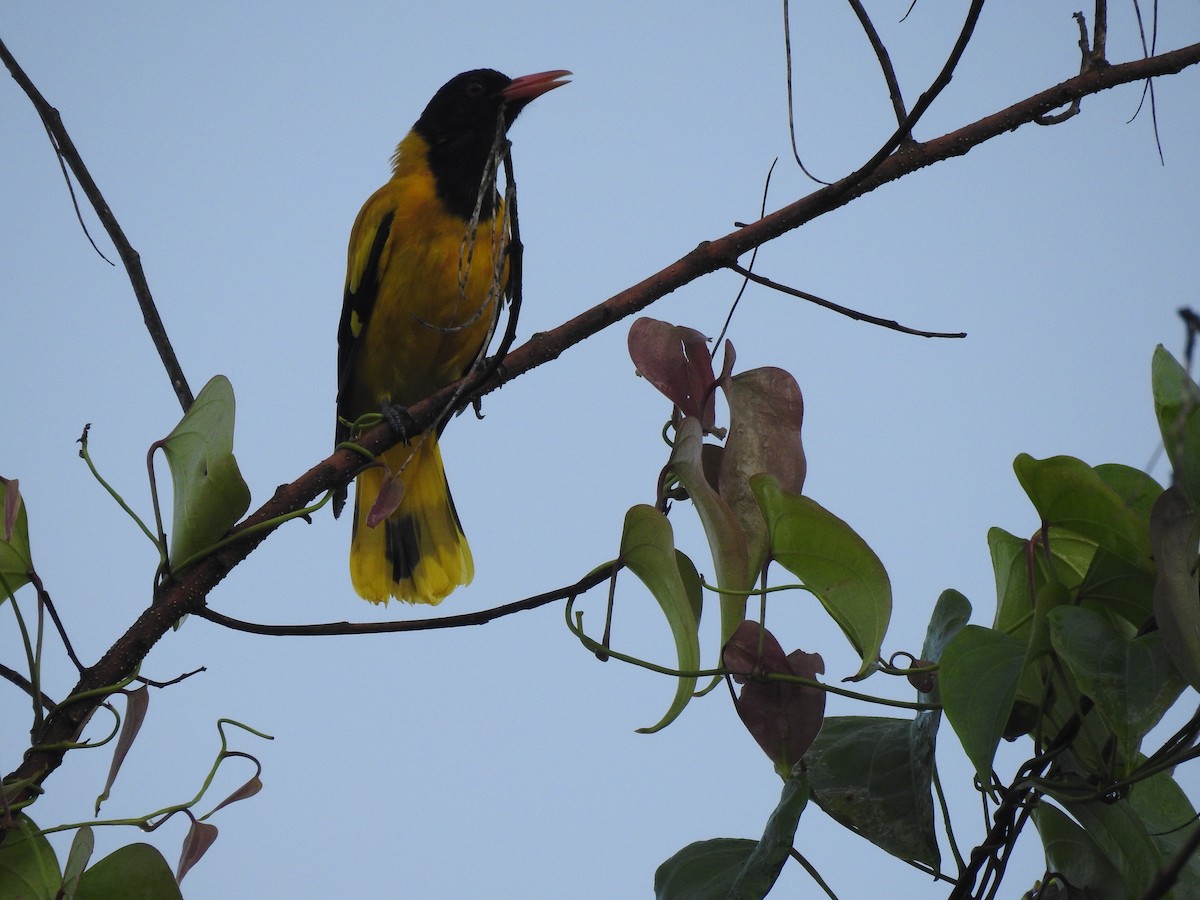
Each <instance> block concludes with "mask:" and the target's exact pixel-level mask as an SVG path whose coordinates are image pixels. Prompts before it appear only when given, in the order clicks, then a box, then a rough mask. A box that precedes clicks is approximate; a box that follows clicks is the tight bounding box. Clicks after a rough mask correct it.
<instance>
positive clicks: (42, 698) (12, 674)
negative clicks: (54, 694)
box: [0, 663, 58, 712]
mask: <svg viewBox="0 0 1200 900" xmlns="http://www.w3.org/2000/svg"><path fill="white" fill-rule="evenodd" d="M0 678H3V679H4V680H5V681H8V682H10V683H12V684H14V685H16V686H17V687H18V688H20V689H21V690H22V691H24V692H25V693H26V694H28V695H29V696H30V697H32V696H33V695H34V693H35V689H34V686H33V682H31V681H30V680H29V679H28V678H26V677H25V676H24V675H22V674H21V673H20V672H18V671H17V670H16V669H10V668H9V667H8V666H6V665H4V663H0ZM36 693H37V694H38V695H39V697H38V702H39V703H41V705H42V708H43V709H44V710H46V712H50V711H52V710H53V709H54V707H55V706H57V705H58V704H56V703H55V702H54V701H53V700H51V699H50V697H48V696H47V695H46V693H45V692H44V691H36Z"/></svg>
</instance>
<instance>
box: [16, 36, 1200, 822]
mask: <svg viewBox="0 0 1200 900" xmlns="http://www.w3.org/2000/svg"><path fill="white" fill-rule="evenodd" d="M1197 63H1200V44H1193V45H1190V46H1187V47H1183V48H1180V49H1178V50H1174V51H1171V52H1168V53H1163V54H1160V55H1158V56H1153V57H1149V58H1145V59H1139V60H1135V61H1133V62H1128V63H1123V64H1120V65H1114V66H1111V67H1108V68H1103V69H1097V70H1093V71H1089V72H1086V73H1084V74H1081V75H1078V76H1076V77H1074V78H1071V79H1068V80H1067V81H1064V82H1062V83H1061V84H1058V85H1055V86H1054V87H1052V88H1049V89H1047V90H1045V91H1042V92H1040V93H1038V94H1035V95H1033V96H1031V97H1028V98H1026V99H1025V100H1022V101H1020V102H1018V103H1015V104H1013V105H1012V106H1010V107H1008V108H1007V109H1004V110H1001V111H1000V112H997V113H995V114H993V115H990V116H987V117H985V118H983V119H980V120H979V121H977V122H973V123H971V124H970V125H966V126H964V127H962V128H959V129H957V130H956V131H953V132H950V133H949V134H945V135H943V136H941V137H939V138H935V139H933V140H930V141H927V142H924V143H918V144H906V145H905V146H904V147H903V148H902V149H901V150H900V151H899V152H895V153H892V154H891V155H889V156H886V158H883V159H881V160H880V161H879V162H878V164H877V165H875V166H874V167H873V168H871V167H869V166H864V167H862V168H860V169H859V170H858V171H857V172H856V173H854V174H853V175H851V176H849V177H847V178H845V179H842V180H841V181H839V182H835V183H834V184H832V185H829V186H828V187H824V188H821V189H820V190H817V191H814V192H813V193H811V194H809V195H808V196H806V197H804V198H802V199H800V200H797V201H796V202H795V203H792V204H790V205H788V206H785V207H784V208H782V209H780V210H778V211H776V212H774V213H771V214H770V215H767V216H764V217H763V218H761V219H759V220H758V221H756V222H752V223H750V224H748V225H746V226H745V227H743V228H739V229H738V230H736V231H734V232H732V233H731V234H728V235H725V236H724V237H721V238H718V239H717V240H713V241H708V242H705V243H703V244H701V245H700V246H699V247H697V248H696V249H695V250H693V251H692V252H690V253H688V254H686V255H685V256H683V257H682V258H681V259H679V260H677V261H676V262H674V263H672V264H671V265H669V266H667V267H666V268H664V269H662V270H661V271H659V272H656V273H654V274H653V275H651V276H650V277H648V278H646V279H644V280H642V281H640V282H638V283H637V284H635V285H633V286H632V287H629V288H627V289H626V290H624V291H621V292H620V293H618V294H615V295H614V296H612V297H610V298H609V299H608V300H605V301H604V302H603V303H600V304H598V305H596V306H593V307H592V308H590V309H588V310H585V311H584V312H582V313H580V314H579V315H577V316H576V317H575V318H573V319H571V320H570V321H568V322H565V323H564V324H562V325H560V326H559V327H557V328H555V329H553V330H552V331H548V332H544V333H541V334H535V335H534V336H533V337H531V338H530V339H529V341H527V342H526V343H525V344H523V345H522V346H520V347H518V348H517V349H516V350H513V351H512V352H511V353H509V354H508V355H507V356H506V357H505V359H504V361H503V363H502V364H501V366H500V367H499V368H498V369H497V370H496V371H495V372H494V373H493V374H492V375H491V376H490V377H489V378H488V379H487V380H486V381H485V382H484V383H483V384H482V385H480V386H479V387H478V388H477V389H476V390H474V391H472V392H470V393H468V394H465V395H463V397H461V398H460V400H459V403H460V404H468V403H470V402H471V401H472V400H474V399H476V398H478V397H482V396H484V395H486V394H488V393H491V392H492V391H494V390H496V389H497V388H499V387H500V386H501V385H503V384H505V383H507V382H508V381H511V380H512V379H514V378H517V377H519V376H521V375H524V374H525V373H527V372H529V371H531V370H533V369H535V368H537V367H538V366H541V365H544V364H545V363H548V362H550V361H552V360H554V359H557V358H558V357H559V356H560V355H561V354H562V353H563V352H564V351H566V350H567V349H568V348H570V347H572V346H574V345H575V344H578V343H580V342H582V341H584V340H586V339H587V338H589V337H591V336H592V335H594V334H596V333H597V332H599V331H602V330H603V329H605V328H607V327H609V326H611V325H613V324H614V323H616V322H618V321H620V320H621V319H624V318H626V317H628V316H631V315H633V314H635V313H637V312H640V311H641V310H643V309H645V308H646V307H647V306H649V305H650V304H651V303H653V302H654V301H656V300H658V299H660V298H661V297H664V296H666V295H667V294H669V293H671V292H672V291H675V290H677V289H678V288H681V287H683V286H684V285H686V284H688V283H690V282H692V281H695V280H696V279H698V278H700V277H701V276H703V275H707V274H709V273H711V272H714V271H716V270H718V269H722V268H726V267H727V266H728V265H729V263H730V262H731V261H735V260H736V259H737V258H738V257H739V256H740V255H741V254H743V253H745V252H747V251H749V250H752V249H754V248H755V247H758V246H760V245H762V244H765V243H767V242H769V241H771V240H773V239H775V238H777V237H779V236H780V235H782V234H785V233H786V232H788V231H791V230H793V229H796V228H799V227H800V226H802V225H804V224H806V223H807V222H810V221H812V220H813V219H815V218H817V217H818V216H821V215H824V214H825V213H828V212H830V211H831V210H834V209H838V208H840V207H842V206H845V205H846V204H848V203H849V202H851V201H852V200H854V199H855V198H856V197H860V196H862V195H863V194H866V193H869V192H870V191H873V190H875V189H876V188H878V187H880V186H882V185H884V184H888V183H889V182H892V181H896V180H898V179H900V178H902V177H904V176H906V175H910V174H912V173H913V172H916V171H918V170H920V169H923V168H925V167H926V166H928V165H931V164H932V163H935V162H939V161H942V160H946V159H951V158H953V157H957V156H962V155H964V154H966V153H967V152H969V151H970V150H971V149H972V148H974V147H977V146H979V145H980V144H982V143H985V142H986V141H989V140H991V139H992V138H995V137H998V136H999V135H1001V134H1004V133H1006V132H1009V131H1013V130H1014V129H1016V128H1018V127H1019V126H1021V125H1024V124H1028V123H1031V122H1033V121H1034V119H1035V118H1036V117H1037V116H1040V115H1045V114H1046V113H1048V112H1050V111H1052V110H1054V109H1058V108H1060V107H1062V106H1064V105H1066V104H1068V103H1070V102H1071V101H1072V100H1074V99H1077V98H1080V97H1084V96H1087V95H1089V94H1094V93H1097V92H1099V91H1104V90H1108V89H1109V88H1113V87H1116V86H1118V85H1122V84H1128V83H1131V82H1137V81H1142V80H1144V79H1147V78H1154V77H1157V76H1161V75H1170V74H1174V73H1177V72H1179V71H1181V70H1182V69H1185V68H1187V67H1189V66H1192V65H1196V64H1197ZM925 100H926V95H922V98H921V100H920V101H918V103H917V105H916V106H915V107H914V109H913V112H912V113H910V114H909V118H910V119H912V118H913V116H914V115H916V114H917V113H918V112H919V111H924V109H925V108H927V106H928V104H927V103H926V102H925ZM899 133H900V134H904V133H906V129H904V130H901V131H900V132H899ZM877 155H878V154H877ZM456 391H457V385H450V386H449V387H447V388H445V389H443V390H441V391H439V392H438V393H437V394H435V395H433V396H432V397H429V398H428V399H426V400H424V401H422V402H421V403H419V404H417V405H415V406H413V407H412V408H411V409H410V413H411V415H412V419H413V424H414V426H415V427H416V428H418V429H422V428H425V427H427V426H428V425H429V423H431V422H432V421H433V420H434V418H435V417H436V416H438V415H439V414H440V413H441V411H442V409H443V408H444V407H445V406H446V404H447V403H448V402H449V401H450V399H451V398H452V397H454V396H455V392H456ZM396 442H397V438H396V436H395V435H394V434H392V433H391V431H390V429H389V428H388V427H387V426H386V425H381V426H379V427H376V428H374V429H372V430H371V431H370V432H368V433H366V434H364V435H363V436H362V437H361V438H360V439H359V441H358V443H359V444H360V446H362V447H364V448H365V449H366V450H368V451H369V452H371V453H380V452H382V451H383V450H385V449H386V448H387V447H390V446H392V445H393V444H395V443H396ZM361 464H362V458H361V457H360V456H359V455H358V454H357V453H355V452H353V451H351V450H338V451H336V452H334V453H333V454H332V455H331V456H329V457H328V458H327V459H324V460H322V461H321V462H319V463H317V464H316V465H315V466H313V467H312V468H311V469H309V470H308V471H307V472H305V473H304V474H303V475H301V476H300V477H299V478H298V479H296V480H295V481H294V482H292V483H291V484H288V485H284V486H282V487H281V488H279V489H278V490H277V491H276V492H275V495H274V496H273V497H272V498H271V499H270V500H269V501H267V502H266V503H265V504H263V506H262V507H261V508H260V509H258V510H257V511H256V512H255V513H253V514H252V515H251V516H249V517H248V518H247V519H245V520H244V521H243V522H242V523H240V524H239V525H238V526H237V527H236V528H234V529H233V532H232V533H233V534H234V535H245V537H244V539H242V540H238V541H234V542H232V543H230V544H228V545H226V546H224V547H222V548H221V549H220V550H219V551H217V552H216V553H214V554H213V555H212V556H209V557H206V558H205V559H202V560H200V561H199V562H197V563H196V564H195V565H194V566H192V567H191V568H190V569H188V570H186V571H185V572H183V573H180V574H179V575H178V576H177V580H175V581H171V582H167V583H165V584H164V585H163V587H162V591H161V592H160V596H159V598H158V600H157V602H156V603H155V604H154V605H153V606H151V607H150V608H148V609H146V610H145V611H144V612H143V613H142V614H141V615H140V616H139V617H138V619H137V621H136V622H134V623H133V625H132V626H130V628H129V629H128V630H127V631H126V632H125V633H124V634H123V635H122V636H121V637H120V638H118V639H117V641H116V643H114V644H113V645H112V647H111V648H110V649H109V650H108V652H107V653H105V654H104V656H103V657H102V658H101V659H100V661H99V662H97V663H96V664H95V665H94V666H91V667H89V668H87V669H86V670H84V672H83V673H82V674H81V675H80V678H79V682H78V684H76V686H75V688H74V689H73V690H72V692H71V696H72V697H81V699H79V700H74V701H72V700H70V699H68V700H67V701H65V702H64V704H63V705H60V706H59V707H57V708H56V709H55V711H54V712H53V713H52V714H51V715H50V716H48V717H47V719H46V723H45V727H44V728H43V731H42V735H41V742H40V743H39V744H38V745H37V746H34V747H31V748H30V749H29V750H28V751H27V752H26V753H25V756H24V759H23V760H22V762H21V764H20V766H19V767H18V768H17V769H16V771H15V772H14V773H13V775H12V778H14V779H28V780H29V782H30V784H31V785H32V786H31V787H29V788H27V789H26V790H25V791H23V792H21V793H20V794H19V795H18V796H17V797H15V798H13V800H12V802H13V803H17V802H20V801H21V800H22V799H29V798H30V797H32V796H33V794H34V793H35V792H36V790H37V786H38V785H40V784H41V782H42V781H43V780H44V779H45V778H46V777H47V776H48V775H49V774H50V773H51V772H53V771H54V770H55V769H56V768H58V766H59V765H60V764H61V763H62V760H63V756H64V754H65V752H66V751H65V749H64V743H65V742H68V741H72V740H74V739H75V738H76V737H78V735H79V734H80V732H81V731H82V729H83V726H84V725H85V724H86V722H87V720H88V717H89V716H90V715H91V713H92V712H93V711H94V710H95V709H96V707H97V706H98V705H99V704H100V703H101V702H102V701H103V699H104V693H103V692H104V691H105V690H106V689H108V688H110V687H113V686H115V685H117V684H118V683H119V682H121V681H122V680H123V679H125V678H127V677H129V675H130V674H131V673H132V672H134V671H135V670H136V668H137V666H138V664H139V663H140V662H141V661H142V660H143V659H144V658H145V657H146V655H147V654H148V653H149V652H150V649H151V648H152V647H153V646H154V644H155V643H156V642H157V641H158V639H159V638H161V637H162V636H163V635H164V634H165V633H166V632H167V631H168V630H170V628H171V626H172V625H173V624H174V623H175V622H177V621H178V620H179V619H180V617H181V616H183V615H184V614H187V613H193V614H199V613H200V611H201V610H203V609H204V605H205V598H206V597H207V596H208V594H209V592H210V591H211V590H212V589H213V588H214V587H215V586H216V585H217V584H219V583H220V582H221V581H222V580H223V579H224V578H225V576H226V575H227V574H228V573H229V572H230V571H231V570H232V569H233V568H234V567H235V566H236V565H237V564H238V563H240V562H241V561H242V560H243V559H245V558H246V557H247V556H249V555H250V553H251V552H252V551H253V550H254V548H255V547H257V546H258V545H259V543H261V542H262V541H263V540H264V539H265V538H266V536H267V535H268V534H270V532H271V531H273V530H274V528H276V527H278V525H279V524H280V522H281V521H282V520H281V519H280V517H282V516H285V515H286V514H288V513H291V512H294V511H296V510H299V509H302V508H303V507H304V506H305V505H307V503H308V502H309V501H311V500H312V499H313V498H314V497H316V496H318V495H319V494H321V493H322V492H324V491H328V490H330V489H332V488H333V487H335V486H337V485H339V484H345V483H346V482H348V481H349V479H350V478H351V476H352V475H353V474H354V473H355V472H356V471H358V469H359V468H360V467H361ZM259 526H261V528H260V527H259Z"/></svg>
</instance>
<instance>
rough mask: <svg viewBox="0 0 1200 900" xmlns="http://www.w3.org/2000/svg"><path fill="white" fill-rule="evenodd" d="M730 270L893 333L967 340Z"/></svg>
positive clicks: (733, 265) (733, 266) (735, 268)
mask: <svg viewBox="0 0 1200 900" xmlns="http://www.w3.org/2000/svg"><path fill="white" fill-rule="evenodd" d="M728 268H729V269H732V270H733V271H734V272H737V273H738V274H739V275H741V276H742V277H743V278H746V279H748V280H750V281H753V282H754V283H755V284H761V285H762V286H763V287H769V288H770V289H771V290H773V291H779V292H780V293H783V294H790V295H791V296H793V297H799V298H800V299H801V300H807V301H808V302H809V303H815V304H817V306H823V307H825V308H826V309H831V310H833V311H834V312H835V313H840V314H841V315H843V316H846V317H847V318H850V319H855V320H856V321H859V322H870V323H871V324H872V325H878V326H880V327H881V328H890V329H891V330H892V331H902V332H904V333H905V334H915V335H916V336H917V337H927V338H965V337H966V336H967V333H966V332H965V331H954V332H949V331H918V330H917V329H916V328H909V327H908V326H907V325H901V324H900V323H899V322H897V321H896V320H895V319H881V318H879V317H878V316H872V315H870V314H869V313H864V312H859V311H858V310H856V309H851V308H850V307H848V306H841V305H840V304H837V303H834V302H832V301H830V300H825V299H823V298H821V297H818V296H817V295H816V294H810V293H808V291H802V290H800V289H799V288H794V287H788V286H787V285H786V284H780V283H779V282H777V281H772V280H771V279H770V278H766V277H764V276H762V275H759V274H758V273H756V272H751V271H750V270H749V269H743V268H742V267H741V266H739V265H738V264H737V263H735V262H730V263H729V265H728Z"/></svg>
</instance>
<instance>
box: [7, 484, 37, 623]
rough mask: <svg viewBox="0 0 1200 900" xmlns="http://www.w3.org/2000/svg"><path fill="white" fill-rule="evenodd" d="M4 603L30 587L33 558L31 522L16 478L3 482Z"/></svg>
mask: <svg viewBox="0 0 1200 900" xmlns="http://www.w3.org/2000/svg"><path fill="white" fill-rule="evenodd" d="M0 510H3V522H2V523H0V525H2V527H0V603H3V602H4V601H5V600H7V599H8V595H9V594H15V593H16V592H17V591H18V590H20V589H21V588H22V587H24V586H25V585H27V584H29V573H30V572H32V571H33V557H32V555H31V554H30V552H29V520H28V517H27V515H26V513H25V501H24V500H23V499H22V498H21V491H20V488H19V487H18V485H17V480H16V479H15V478H12V479H10V478H0Z"/></svg>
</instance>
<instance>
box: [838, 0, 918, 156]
mask: <svg viewBox="0 0 1200 900" xmlns="http://www.w3.org/2000/svg"><path fill="white" fill-rule="evenodd" d="M849 2H850V8H851V9H853V10H854V15H856V16H858V22H859V24H860V25H862V29H863V31H864V32H865V33H866V35H867V40H868V41H870V42H871V49H872V50H874V51H875V58H876V59H878V60H879V68H881V69H882V70H883V80H884V81H886V82H887V87H888V96H890V97H891V98H892V109H894V110H895V112H896V124H898V125H903V124H904V120H905V119H906V118H908V113H907V112H905V110H904V97H903V96H901V94H900V82H899V81H897V80H896V70H895V68H893V66H892V58H891V56H889V55H888V52H887V47H885V46H884V45H883V41H882V40H881V39H880V37H879V32H878V31H876V30H875V26H874V24H872V22H871V17H870V16H868V15H867V11H866V9H865V8H864V7H863V5H862V2H861V0H849ZM906 138H907V139H908V140H912V130H911V129H910V130H909V132H908V134H907V135H906Z"/></svg>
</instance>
